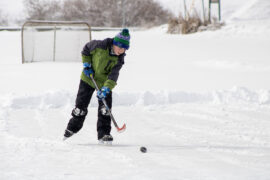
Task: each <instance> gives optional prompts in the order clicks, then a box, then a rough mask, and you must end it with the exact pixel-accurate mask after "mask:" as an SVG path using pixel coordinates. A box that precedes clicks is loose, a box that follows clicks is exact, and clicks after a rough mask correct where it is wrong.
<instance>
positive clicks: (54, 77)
mask: <svg viewBox="0 0 270 180" xmlns="http://www.w3.org/2000/svg"><path fill="white" fill-rule="evenodd" d="M241 1H242V0H241ZM254 2H255V1H254V0H253V1H248V2H247V3H246V4H245V6H241V7H240V6H239V4H237V3H236V2H231V4H229V3H228V2H226V4H225V7H226V6H227V7H234V11H235V12H231V11H230V9H229V8H228V9H225V10H224V13H226V12H227V15H229V14H230V18H228V22H227V24H226V26H224V27H223V28H222V29H221V30H218V31H214V32H203V33H197V34H192V35H185V36H182V35H169V34H166V26H161V27H156V28H153V29H150V30H144V31H132V32H131V35H132V39H131V48H130V50H128V52H127V56H126V63H125V65H124V67H123V69H122V70H121V74H120V77H119V81H118V85H117V87H116V88H115V90H114V101H113V105H114V106H113V114H114V116H115V118H116V120H117V122H118V123H119V124H120V125H122V124H123V123H126V124H127V130H126V131H125V132H124V133H122V134H118V133H117V132H116V131H115V129H113V130H112V135H113V136H114V139H115V141H114V145H113V146H111V147H104V146H99V145H97V140H96V118H97V117H96V115H97V101H96V98H95V97H94V96H93V99H92V102H91V105H90V107H89V109H88V110H89V114H88V116H87V119H86V121H85V124H84V127H83V129H82V130H81V131H80V132H79V133H78V134H76V135H74V136H73V137H72V138H70V139H68V140H67V141H65V142H63V141H62V137H63V133H64V129H65V128H66V125H67V123H68V120H69V118H70V113H71V110H72V108H73V106H74V101H75V97H76V93H77V90H78V84H79V76H80V73H81V70H82V65H81V63H79V62H78V63H76V62H74V63H63V62H61V63H60V62H59V63H52V62H42V63H28V64H21V44H20V32H6V31H2V32H0V49H1V51H0V159H1V163H0V179H3V180H17V179H22V180H29V179H41V180H42V179H44V180H45V179H46V180H48V179H51V180H62V179H63V180H71V179H72V180H77V179H80V180H84V179H85V180H86V179H87V180H88V179H95V180H96V179H100V180H103V179H110V180H111V179H181V180H182V179H183V180H201V179H203V180H227V179H230V180H268V179H269V177H270V171H269V169H270V84H269V83H268V82H269V80H268V79H269V77H270V51H269V42H270V20H269V14H268V11H267V8H262V7H269V6H268V5H269V4H270V3H268V1H267V0H260V1H257V2H259V3H258V4H256V5H255V3H254ZM224 3H225V2H224ZM237 9H238V11H237ZM262 9H265V11H262ZM245 12H253V13H254V14H256V15H258V16H257V17H260V18H252V17H254V16H255V15H254V16H252V17H250V16H248V14H247V13H245ZM259 12H264V13H259ZM259 15H260V16H259ZM115 34H116V32H93V34H92V35H93V38H94V39H103V38H106V37H110V36H111V37H113V36H114V35H115ZM78 53H80V52H78ZM141 146H145V147H147V149H148V152H147V153H144V154H143V153H141V152H140V151H139V148H140V147H141Z"/></svg>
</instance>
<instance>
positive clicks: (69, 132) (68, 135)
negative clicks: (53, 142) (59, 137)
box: [63, 129, 74, 141]
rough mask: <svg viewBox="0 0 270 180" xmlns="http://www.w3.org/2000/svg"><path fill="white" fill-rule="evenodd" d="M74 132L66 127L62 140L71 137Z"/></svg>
mask: <svg viewBox="0 0 270 180" xmlns="http://www.w3.org/2000/svg"><path fill="white" fill-rule="evenodd" d="M73 134H74V133H73V132H72V131H70V130H68V129H66V130H65V134H64V138H63V141H64V140H66V139H67V138H69V137H71V136H72V135H73Z"/></svg>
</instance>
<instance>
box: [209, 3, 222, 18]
mask: <svg viewBox="0 0 270 180" xmlns="http://www.w3.org/2000/svg"><path fill="white" fill-rule="evenodd" d="M212 3H218V19H219V21H221V5H220V0H209V13H208V18H209V22H211V5H212Z"/></svg>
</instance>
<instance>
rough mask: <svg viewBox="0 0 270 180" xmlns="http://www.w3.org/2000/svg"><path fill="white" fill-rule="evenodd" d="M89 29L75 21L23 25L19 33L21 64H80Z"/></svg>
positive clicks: (87, 25)
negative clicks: (53, 62) (76, 62)
mask: <svg viewBox="0 0 270 180" xmlns="http://www.w3.org/2000/svg"><path fill="white" fill-rule="evenodd" d="M90 40H91V27H90V25H89V24H88V23H87V22H77V21H26V22H25V23H24V24H23V26H22V29H21V45H22V63H28V62H46V61H55V62H74V61H81V51H82V48H83V46H84V45H85V44H86V43H87V42H89V41H90Z"/></svg>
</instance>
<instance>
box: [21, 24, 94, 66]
mask: <svg viewBox="0 0 270 180" xmlns="http://www.w3.org/2000/svg"><path fill="white" fill-rule="evenodd" d="M42 24H43V25H50V26H52V28H53V30H54V48H53V51H54V52H53V62H54V61H55V43H56V26H59V25H69V24H74V25H86V27H87V28H88V32H89V41H91V39H92V35H91V26H90V24H88V23H87V22H84V21H40V20H29V21H26V22H25V23H24V24H23V25H22V28H21V46H22V64H24V63H26V61H25V54H24V28H25V26H28V25H30V26H34V25H42Z"/></svg>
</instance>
